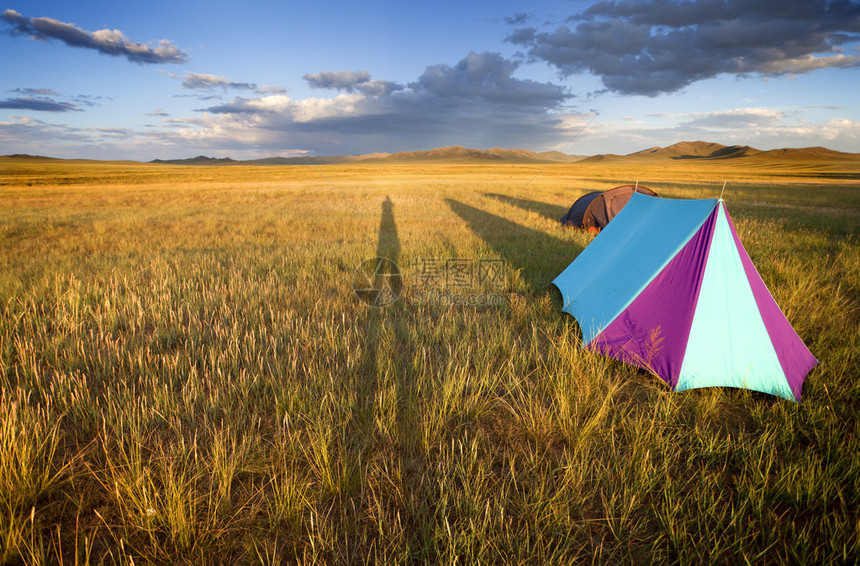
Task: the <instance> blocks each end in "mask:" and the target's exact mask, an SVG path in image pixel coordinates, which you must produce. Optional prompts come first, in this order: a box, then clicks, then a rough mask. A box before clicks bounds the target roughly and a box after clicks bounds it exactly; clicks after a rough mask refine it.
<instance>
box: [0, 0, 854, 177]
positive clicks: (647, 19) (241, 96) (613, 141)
mask: <svg viewBox="0 0 860 566" xmlns="http://www.w3.org/2000/svg"><path fill="white" fill-rule="evenodd" d="M2 1H5V2H6V4H5V5H3V4H2V3H0V155H6V154H15V153H26V154H32V155H46V156H51V157H61V158H90V159H133V160H138V161H148V160H151V159H157V158H158V159H171V158H186V157H194V156H197V155H207V156H212V157H232V158H234V159H255V158H262V157H272V156H285V157H290V156H301V155H355V154H365V153H375V152H396V151H414V150H426V149H432V148H435V147H443V146H449V145H462V146H466V147H472V148H478V149H488V148H491V147H503V148H523V149H531V150H534V151H548V150H558V151H563V152H564V153H568V154H575V155H595V154H599V153H617V154H627V153H632V152H635V151H640V150H643V149H647V148H650V147H654V146H661V147H665V146H668V145H671V144H674V143H677V142H680V141H697V140H700V141H707V142H715V143H721V144H725V145H736V144H737V145H750V146H752V147H755V148H758V149H763V150H767V149H775V148H781V147H812V146H824V147H828V148H830V149H834V150H838V151H846V152H860V104H858V100H860V95H858V92H860V0H614V1H613V0H600V1H595V0H589V1H576V0H567V1H562V0H538V1H531V2H514V1H509V0H495V1H492V2H485V1H473V2H470V1H464V0H459V1H457V2H454V1H449V0H435V1H433V2H429V1H417V2H393V1H392V2H388V1H374V0H368V1H366V2H349V1H342V0H332V1H328V2H294V1H292V0H244V1H243V2H232V1H230V2H228V1H225V0H206V1H203V0H193V1H183V0H169V1H162V0H148V1H147V2H117V1H116V0H110V1H102V0H81V1H79V2H69V1H68V0H26V1H25V0H0V2H2Z"/></svg>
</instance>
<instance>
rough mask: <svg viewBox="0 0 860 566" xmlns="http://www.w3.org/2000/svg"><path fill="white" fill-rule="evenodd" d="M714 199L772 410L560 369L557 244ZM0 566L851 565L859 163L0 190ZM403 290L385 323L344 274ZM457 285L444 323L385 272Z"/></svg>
mask: <svg viewBox="0 0 860 566" xmlns="http://www.w3.org/2000/svg"><path fill="white" fill-rule="evenodd" d="M637 181H638V182H639V183H640V184H642V185H646V186H648V187H650V188H652V189H654V190H655V191H657V192H658V193H659V194H660V195H661V196H665V197H673V198H716V197H717V196H719V194H720V191H721V189H722V186H723V183H724V182H726V189H725V194H724V197H723V198H724V199H725V200H726V203H727V207H728V210H729V213H730V214H731V215H732V217H733V220H734V222H735V225H736V227H737V229H738V233H739V235H740V238H741V241H742V242H743V244H744V246H745V247H746V249H747V251H748V252H749V254H750V256H751V257H752V260H753V261H754V263H755V264H756V266H757V268H758V270H759V272H760V273H761V275H762V278H763V279H764V281H765V283H766V284H767V285H768V287H769V288H770V290H771V293H772V294H773V296H774V298H775V299H776V300H777V302H778V303H779V305H780V306H781V307H782V309H783V312H784V313H785V314H786V316H787V317H788V319H789V321H790V322H791V323H792V324H793V326H794V328H795V329H796V330H797V332H798V334H799V335H800V336H801V338H802V339H803V340H804V341H805V343H806V344H807V346H808V347H809V348H810V350H811V351H812V352H813V354H814V355H815V356H816V357H817V358H818V359H819V360H820V361H821V364H820V365H819V366H818V367H816V368H815V369H814V370H813V371H812V372H811V373H810V374H809V376H808V377H807V379H806V382H805V385H804V389H803V401H802V402H801V403H799V404H796V403H792V402H789V401H786V400H783V399H779V398H775V397H770V396H767V395H763V394H757V393H751V392H749V391H743V390H733V389H719V388H713V389H700V390H693V391H688V392H679V393H674V392H671V391H669V390H668V388H667V387H666V386H665V385H664V384H663V382H662V381H660V380H659V379H658V378H656V377H654V376H652V375H649V374H647V373H646V372H644V371H641V370H638V369H636V368H632V367H629V366H625V365H623V364H620V363H618V362H616V361H613V360H610V359H607V358H604V357H601V356H598V355H595V354H592V353H590V352H586V351H583V350H582V348H581V344H580V343H579V334H578V330H577V326H576V323H575V321H573V319H572V318H571V317H569V316H568V315H565V314H562V313H561V312H560V300H559V296H558V293H557V291H555V290H554V288H553V287H552V286H551V284H550V282H551V281H552V279H553V278H554V277H555V276H556V275H557V274H558V273H559V272H560V271H561V270H563V269H564V268H565V267H566V266H567V265H568V264H569V263H570V261H572V259H573V258H574V257H575V256H576V255H577V253H579V251H581V250H582V249H583V247H584V246H586V245H587V244H588V243H589V242H590V240H591V239H592V238H593V236H592V235H590V234H587V233H583V232H579V231H575V230H570V229H564V228H562V227H561V226H560V225H559V223H558V218H559V217H560V216H562V215H563V214H564V213H565V212H566V211H567V209H568V208H569V207H570V205H571V204H572V203H573V201H574V200H575V199H576V198H577V197H578V196H580V195H581V194H584V193H585V192H589V191H592V190H601V189H609V188H611V187H613V186H616V185H619V184H627V183H634V182H637ZM0 211H2V215H0V267H2V270H0V308H2V314H0V367H2V374H0V564H55V563H63V564H102V563H105V564H113V563H123V564H132V563H133V564H137V565H140V564H148V563H152V564H290V563H301V564H311V563H313V564H319V563H327V564H355V563H373V564H379V563H396V564H403V563H428V562H429V563H440V564H453V563H460V564H472V563H493V564H498V563H506V564H507V563H511V564H525V563H527V564H570V563H580V562H582V563H595V562H596V563H606V564H618V563H650V562H659V563H739V564H743V563H753V562H755V563H779V564H811V563H818V564H822V563H854V562H856V560H857V558H858V556H860V488H858V486H860V434H858V433H860V425H858V423H860V419H858V417H860V383H858V376H860V361H858V354H860V310H858V307H860V238H858V227H860V162H858V161H851V160H842V161H823V160H820V161H819V160H807V161H804V160H781V161H780V160H771V161H764V160H758V161H756V160H754V159H749V160H743V159H735V160H715V161H707V160H674V161H673V160H668V159H667V160H662V161H641V162H617V163H585V164H577V163H565V164H557V163H550V164H525V163H504V162H501V163H493V164H485V163H478V162H452V163H439V162H415V163H390V164H386V163H378V164H351V165H320V166H279V167H275V166H270V167H265V166H241V165H237V166H223V167H202V166H200V167H198V166H171V165H156V164H141V163H132V162H87V161H57V160H45V159H15V158H0ZM378 255H384V256H386V257H389V258H391V259H392V260H393V261H395V262H396V263H397V264H398V265H399V266H400V268H401V271H402V273H403V294H402V296H401V297H400V298H399V299H398V300H397V301H395V302H394V303H392V304H391V305H389V306H388V307H386V308H372V307H369V306H367V305H365V304H364V303H362V302H361V301H360V300H359V299H358V297H357V296H356V294H355V293H354V291H353V286H354V283H355V281H356V270H357V268H358V266H359V264H360V263H361V262H362V260H364V259H366V258H371V257H374V256H378ZM449 259H457V260H460V261H461V263H462V264H463V265H465V266H466V267H468V266H469V265H471V266H474V265H477V263H478V262H480V261H483V260H492V261H495V262H497V263H496V264H495V265H499V264H501V265H502V266H503V275H504V277H503V284H502V285H501V287H499V286H498V285H496V286H495V287H493V288H491V289H488V288H483V287H478V286H475V285H472V286H468V285H467V286H461V287H460V288H459V289H458V290H457V292H458V293H459V294H460V295H463V294H466V295H468V294H470V293H471V294H472V295H481V294H482V293H483V294H488V293H489V294H493V295H494V296H499V297H502V300H501V302H492V303H491V304H477V305H476V306H468V305H467V306H464V305H450V304H443V303H439V302H433V301H428V300H424V299H422V296H421V295H420V294H419V293H418V292H417V291H418V290H419V289H418V287H419V283H420V281H421V279H420V275H421V273H420V272H419V269H418V267H417V266H420V265H426V264H427V262H428V261H430V262H433V261H437V260H438V261H444V260H449Z"/></svg>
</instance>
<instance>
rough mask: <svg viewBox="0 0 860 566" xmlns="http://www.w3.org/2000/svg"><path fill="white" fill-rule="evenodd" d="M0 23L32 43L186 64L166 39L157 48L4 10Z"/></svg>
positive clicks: (185, 58) (184, 56) (105, 32)
mask: <svg viewBox="0 0 860 566" xmlns="http://www.w3.org/2000/svg"><path fill="white" fill-rule="evenodd" d="M0 19H3V20H4V21H6V22H7V23H9V24H11V25H12V33H13V34H17V35H26V36H29V37H30V38H32V39H37V40H40V41H45V40H48V39H56V40H58V41H62V42H63V43H65V44H66V45H68V46H70V47H83V48H86V49H93V50H95V51H98V52H99V53H102V54H104V55H111V56H114V57H125V58H126V59H128V60H129V61H131V62H133V63H139V64H154V63H185V62H187V61H188V59H189V57H188V54H187V53H185V52H183V51H180V50H179V49H178V48H177V47H176V46H175V45H173V44H172V43H170V42H169V41H168V40H166V39H162V40H160V41H159V42H158V45H157V46H156V47H151V46H149V45H145V44H143V43H137V42H134V41H129V40H128V39H126V37H125V36H124V35H123V33H122V32H121V31H119V30H109V29H101V30H97V31H86V30H83V29H81V28H79V27H77V26H76V25H74V24H69V23H66V22H61V21H59V20H55V19H54V18H28V17H24V16H22V15H21V14H20V13H18V12H16V11H15V10H6V11H4V12H3V13H2V14H0Z"/></svg>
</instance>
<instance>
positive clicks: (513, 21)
mask: <svg viewBox="0 0 860 566" xmlns="http://www.w3.org/2000/svg"><path fill="white" fill-rule="evenodd" d="M531 19H532V17H531V14H528V13H525V12H523V13H521V14H514V15H513V16H509V17H506V18H505V23H506V24H510V25H512V26H516V25H520V24H524V23H526V22H528V21H529V20H531Z"/></svg>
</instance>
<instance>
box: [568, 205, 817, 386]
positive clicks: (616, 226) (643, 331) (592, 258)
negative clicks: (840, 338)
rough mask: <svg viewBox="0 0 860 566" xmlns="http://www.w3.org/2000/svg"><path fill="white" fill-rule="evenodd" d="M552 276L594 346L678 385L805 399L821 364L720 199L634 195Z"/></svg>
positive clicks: (585, 340) (585, 337)
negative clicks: (809, 378) (808, 382)
mask: <svg viewBox="0 0 860 566" xmlns="http://www.w3.org/2000/svg"><path fill="white" fill-rule="evenodd" d="M553 283H554V284H555V285H556V286H557V287H558V288H559V290H560V291H561V294H562V297H563V299H564V306H563V307H562V309H563V310H564V311H565V312H568V313H570V314H572V315H573V316H574V317H576V319H577V321H578V322H579V324H580V327H581V328H582V341H583V344H585V346H586V347H587V348H589V349H591V350H593V351H596V352H599V353H602V354H604V355H607V356H611V357H613V358H616V359H618V360H621V361H623V362H626V363H629V364H633V365H636V366H639V367H641V368H644V369H646V370H648V371H650V372H652V373H654V374H656V375H658V376H659V377H661V378H662V379H663V380H664V381H665V382H666V383H668V384H669V385H670V386H671V387H672V388H673V389H675V390H684V389H693V388H697V387H712V386H723V387H743V388H747V389H753V390H756V391H763V392H765V393H770V394H773V395H778V396H780V397H784V398H786V399H791V400H798V401H799V400H800V393H801V389H802V387H803V380H804V379H805V378H806V374H807V373H809V370H811V369H812V368H813V367H814V366H815V365H816V364H817V363H818V361H817V360H816V359H815V358H814V357H813V356H812V354H811V353H810V352H809V350H808V349H807V348H806V346H805V345H804V344H803V342H802V341H801V339H800V338H799V337H798V336H797V334H796V333H795V331H794V329H793V328H792V327H791V324H789V322H788V320H786V318H785V316H784V315H783V314H782V311H781V310H780V309H779V306H777V304H776V302H775V301H774V299H773V297H772V296H771V295H770V293H769V292H768V290H767V288H766V287H765V285H764V283H763V282H762V279H761V277H760V276H759V274H758V272H757V271H756V269H755V267H754V266H753V264H752V261H750V258H749V255H747V253H746V250H744V247H743V246H742V245H741V242H740V239H739V238H738V235H737V232H736V231H735V228H734V225H733V224H732V221H731V218H729V215H728V212H727V211H726V207H725V204H724V203H723V201H722V200H719V199H714V200H671V199H661V198H654V197H648V196H645V195H642V194H634V195H633V197H632V198H631V199H630V202H629V203H628V204H627V206H626V207H624V210H622V211H621V212H620V213H619V214H618V216H616V217H615V219H614V220H613V221H612V223H610V224H609V225H608V226H607V227H606V228H605V229H604V230H603V231H602V232H601V233H600V234H599V235H598V236H597V237H596V238H595V239H594V240H593V241H592V242H591V244H589V245H588V247H586V248H585V249H584V250H583V251H582V253H580V254H579V256H578V257H577V258H576V259H575V260H574V261H573V263H571V264H570V265H569V266H568V267H567V269H565V270H564V271H563V272H562V273H561V274H560V275H559V276H558V277H556V278H555V280H554V281H553Z"/></svg>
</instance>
